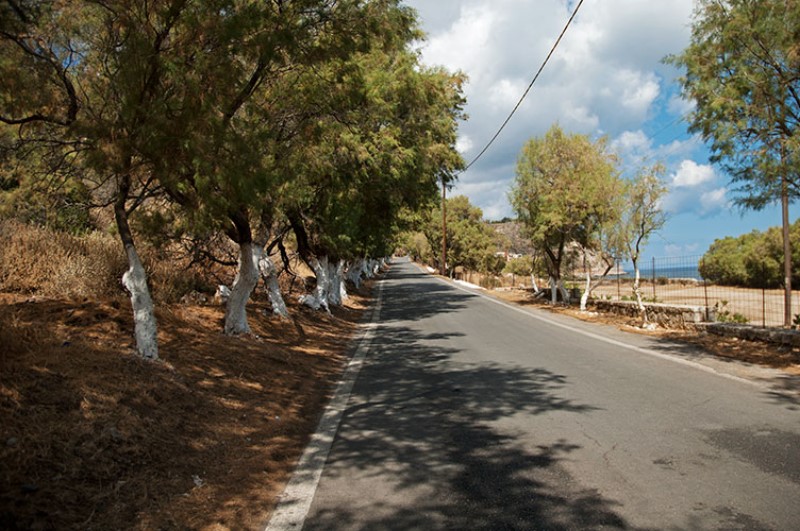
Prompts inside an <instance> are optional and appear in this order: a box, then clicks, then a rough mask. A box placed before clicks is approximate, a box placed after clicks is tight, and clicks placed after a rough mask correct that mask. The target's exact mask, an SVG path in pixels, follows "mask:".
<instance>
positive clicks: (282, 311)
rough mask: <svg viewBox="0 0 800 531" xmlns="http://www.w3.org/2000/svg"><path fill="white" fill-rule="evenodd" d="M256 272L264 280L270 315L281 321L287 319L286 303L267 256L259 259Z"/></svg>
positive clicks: (276, 271)
mask: <svg viewBox="0 0 800 531" xmlns="http://www.w3.org/2000/svg"><path fill="white" fill-rule="evenodd" d="M258 270H259V272H260V273H261V278H262V279H263V280H264V285H265V286H266V287H267V296H268V297H269V302H270V304H271V305H272V313H273V314H274V315H277V316H279V317H281V318H283V319H286V318H288V317H289V311H288V310H287V309H286V302H285V301H284V300H283V295H282V294H281V286H280V284H279V283H278V270H277V268H276V267H275V264H273V263H272V260H271V259H270V257H269V256H262V257H261V259H260V260H259V261H258Z"/></svg>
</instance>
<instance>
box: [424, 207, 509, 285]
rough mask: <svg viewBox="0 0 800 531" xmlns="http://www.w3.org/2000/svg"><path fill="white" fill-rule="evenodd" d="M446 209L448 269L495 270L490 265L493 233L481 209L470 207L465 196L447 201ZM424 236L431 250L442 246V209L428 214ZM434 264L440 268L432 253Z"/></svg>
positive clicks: (437, 257) (437, 256) (436, 255)
mask: <svg viewBox="0 0 800 531" xmlns="http://www.w3.org/2000/svg"><path fill="white" fill-rule="evenodd" d="M446 209H447V266H448V269H449V270H451V271H452V270H453V269H454V268H456V267H459V266H461V267H465V268H466V269H468V270H470V271H480V272H489V270H496V269H497V264H496V263H493V260H492V258H494V252H495V243H494V236H495V232H494V230H492V228H491V227H490V226H489V224H488V223H486V222H485V221H484V220H483V212H482V211H481V209H480V208H478V207H476V206H474V205H472V204H470V202H469V199H467V197H466V196H463V195H459V196H456V197H450V198H448V199H447V202H446ZM424 232H425V237H426V238H427V239H428V243H429V244H430V246H431V248H432V249H436V250H439V249H441V246H442V210H441V207H436V208H435V209H433V210H432V211H431V212H430V217H429V218H428V222H427V223H426V225H425V229H424ZM434 260H435V262H434V263H435V264H436V265H437V267H438V265H439V261H440V260H441V257H440V256H439V253H438V252H435V253H434Z"/></svg>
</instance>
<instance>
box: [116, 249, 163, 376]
mask: <svg viewBox="0 0 800 531" xmlns="http://www.w3.org/2000/svg"><path fill="white" fill-rule="evenodd" d="M125 254H127V256H128V266H129V269H128V270H127V271H126V272H125V273H124V274H123V275H122V285H123V286H125V289H126V290H128V293H129V294H130V297H131V306H132V307H133V335H134V337H135V339H136V350H137V351H138V352H139V355H140V356H141V357H143V358H146V359H151V360H156V359H158V324H157V323H156V315H155V309H154V307H153V299H152V298H151V297H150V289H149V288H148V287H147V273H146V272H145V270H144V266H142V262H141V260H139V254H138V253H137V252H136V247H134V246H133V245H130V244H128V245H125Z"/></svg>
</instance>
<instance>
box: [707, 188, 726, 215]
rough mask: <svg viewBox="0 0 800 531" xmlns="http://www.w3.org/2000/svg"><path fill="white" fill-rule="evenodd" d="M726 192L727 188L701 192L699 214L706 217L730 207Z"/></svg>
mask: <svg viewBox="0 0 800 531" xmlns="http://www.w3.org/2000/svg"><path fill="white" fill-rule="evenodd" d="M727 191H728V190H727V188H725V187H723V188H716V189H714V190H709V191H708V192H703V193H702V194H701V195H700V205H701V207H702V210H701V211H700V214H703V215H708V214H712V213H715V212H717V211H719V210H722V209H723V208H728V207H729V206H730V205H729V201H728V199H727V196H726V193H727Z"/></svg>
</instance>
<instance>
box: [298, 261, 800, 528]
mask: <svg viewBox="0 0 800 531" xmlns="http://www.w3.org/2000/svg"><path fill="white" fill-rule="evenodd" d="M382 300H383V305H382V309H381V312H380V316H379V319H378V321H377V328H376V330H375V338H374V340H373V342H372V345H371V348H370V350H369V353H368V355H367V358H366V362H365V365H364V366H363V368H362V369H361V372H360V375H359V376H358V380H357V381H356V383H355V386H354V387H353V390H352V394H351V396H350V399H349V402H347V405H346V408H345V411H344V415H343V417H342V420H341V424H340V426H339V430H338V432H337V434H336V436H335V439H334V440H333V445H332V448H331V451H330V454H329V456H328V459H327V463H326V465H325V467H324V469H323V471H322V477H321V480H320V481H319V484H318V486H317V489H316V491H315V492H314V495H313V501H312V503H311V507H310V511H309V513H308V515H307V517H306V519H305V522H304V525H303V529H306V530H328V529H330V530H333V529H337V530H338V529H359V530H362V529H363V530H375V529H424V530H429V529H470V530H475V529H479V530H480V529H487V530H488V529H675V530H678V529H681V530H682V529H726V530H728V529H748V530H752V529H786V530H790V529H800V400H798V395H796V394H794V391H793V390H792V386H793V385H794V382H791V381H789V380H788V379H783V380H781V379H780V378H778V377H776V376H774V375H772V376H771V377H769V378H767V379H763V378H762V379H760V380H758V381H751V380H753V379H754V377H753V375H752V374H751V373H749V372H748V371H747V370H746V369H745V368H743V367H742V366H739V365H736V364H730V363H727V364H726V366H725V367H721V366H720V367H716V368H708V367H707V365H708V363H706V364H705V365H699V364H696V363H694V362H691V361H690V362H688V363H687V361H686V360H687V359H691V358H693V357H697V353H696V352H693V351H692V350H691V349H687V348H681V347H676V346H674V345H668V344H662V343H659V342H658V341H656V340H653V339H650V338H646V337H642V336H638V335H627V334H623V333H621V332H619V331H615V330H610V329H603V328H597V327H596V326H595V327H592V326H590V325H586V324H585V323H580V322H576V321H573V320H568V319H563V318H559V317H557V316H551V315H549V314H544V313H539V312H536V311H535V310H520V309H516V310H515V309H512V308H510V307H508V306H505V305H502V304H499V303H497V302H493V301H492V300H490V299H489V298H488V297H486V296H481V295H479V294H477V293H470V292H468V291H465V290H463V289H458V288H457V287H455V286H453V285H450V284H448V283H446V282H444V281H442V280H439V279H436V278H434V277H431V276H429V275H427V274H424V273H422V272H421V271H420V270H419V269H418V268H417V267H416V266H414V265H413V264H410V263H408V262H405V263H395V264H394V265H393V266H392V269H391V271H390V273H389V275H388V277H387V279H386V280H385V281H384V287H383V297H382ZM528 312H534V313H533V316H532V315H531V314H530V313H528ZM628 345H632V346H628ZM698 359H699V358H698ZM700 362H701V363H705V362H704V361H703V360H702V359H700ZM709 363H711V362H709ZM737 373H738V374H741V375H744V377H739V376H735V375H736V374H737ZM770 374H772V373H769V374H768V376H769V375H770ZM730 375H734V376H730Z"/></svg>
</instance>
